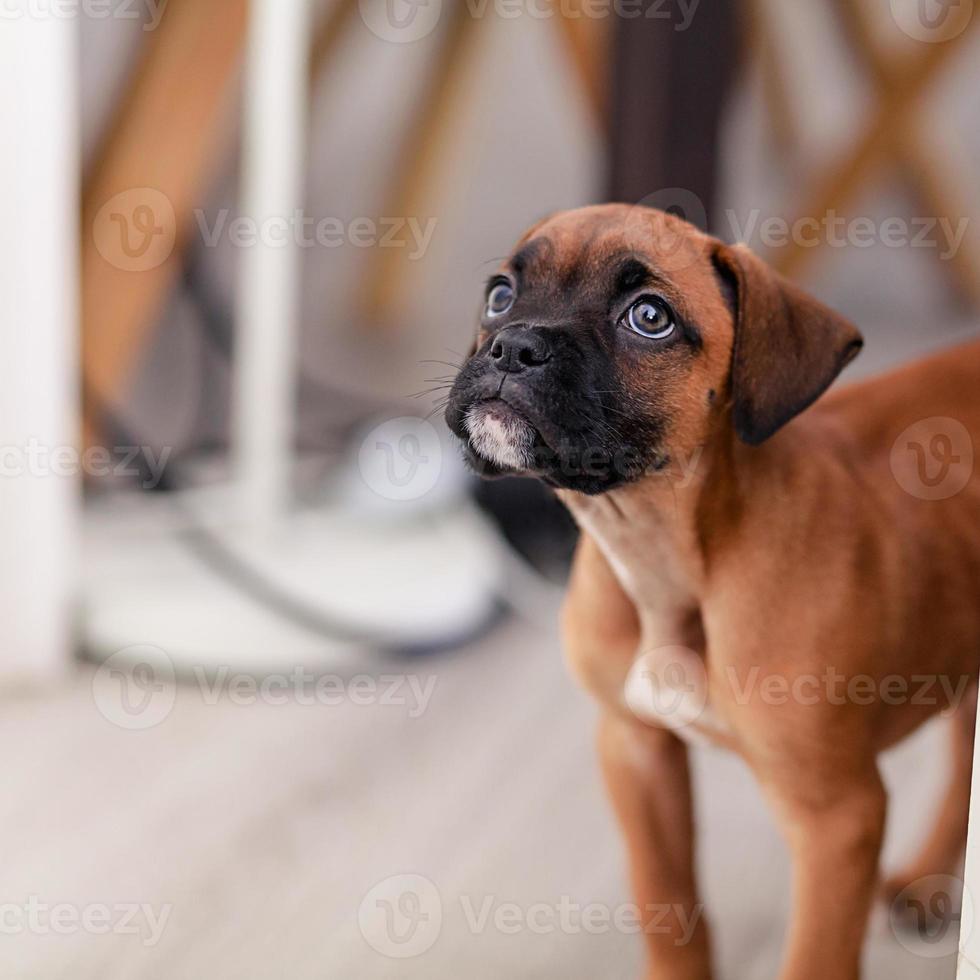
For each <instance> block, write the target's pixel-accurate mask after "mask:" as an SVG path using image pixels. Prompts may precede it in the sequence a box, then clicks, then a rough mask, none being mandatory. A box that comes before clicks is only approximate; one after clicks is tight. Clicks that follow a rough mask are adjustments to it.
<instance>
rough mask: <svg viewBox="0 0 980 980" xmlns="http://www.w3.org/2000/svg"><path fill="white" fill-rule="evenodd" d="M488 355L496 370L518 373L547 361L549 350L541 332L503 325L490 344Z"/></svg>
mask: <svg viewBox="0 0 980 980" xmlns="http://www.w3.org/2000/svg"><path fill="white" fill-rule="evenodd" d="M490 357H491V358H493V362H494V364H496V366H497V369H498V370H500V371H504V372H506V373H507V374H520V373H521V371H526V370H527V369H528V368H535V367H540V366H541V365H542V364H544V363H545V362H546V361H548V360H549V359H550V358H551V350H550V348H549V345H548V341H547V340H545V338H544V337H543V336H542V335H541V333H540V332H538V331H536V330H532V329H531V328H530V327H519V326H514V327H504V329H503V330H501V331H500V333H498V334H497V336H496V337H494V339H493V343H492V344H491V345H490Z"/></svg>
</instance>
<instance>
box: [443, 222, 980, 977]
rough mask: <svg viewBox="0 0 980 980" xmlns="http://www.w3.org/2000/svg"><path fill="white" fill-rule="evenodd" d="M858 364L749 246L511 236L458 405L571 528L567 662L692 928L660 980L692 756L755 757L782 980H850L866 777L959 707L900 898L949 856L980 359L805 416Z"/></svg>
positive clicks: (976, 606) (497, 456)
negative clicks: (946, 769)
mask: <svg viewBox="0 0 980 980" xmlns="http://www.w3.org/2000/svg"><path fill="white" fill-rule="evenodd" d="M860 346H861V338H860V335H859V334H858V332H857V330H856V329H855V328H854V327H853V326H852V325H851V324H849V323H848V322H847V321H846V320H844V319H843V318H841V317H840V316H838V315H836V314H835V313H833V312H831V311H830V310H828V309H827V308H826V307H824V306H822V305H820V304H819V303H817V302H816V301H815V300H813V299H811V298H810V297H808V296H806V295H805V294H803V293H802V292H800V291H799V290H797V289H796V288H795V287H793V286H792V285H790V284H789V283H788V282H786V281H784V280H782V279H780V278H779V277H778V276H776V275H775V274H774V273H773V272H772V271H771V270H770V269H769V268H768V267H767V266H766V265H765V264H764V263H762V262H761V261H760V260H759V259H757V258H756V257H754V256H753V255H752V253H751V252H750V251H749V250H748V249H746V248H744V247H741V246H736V247H729V246H726V245H723V244H722V243H720V242H718V241H716V240H714V239H712V238H710V237H708V236H706V235H703V234H702V233H700V232H699V231H697V230H696V229H695V228H693V227H691V226H689V225H687V224H685V223H684V222H682V221H680V220H679V219H676V218H674V217H672V216H669V215H664V214H663V213H661V212H657V211H652V210H648V209H640V208H629V207H626V206H622V205H610V206H603V207H594V208H586V209H583V210H580V211H572V212H567V213H563V214H558V215H555V216H553V217H551V218H549V219H547V220H545V221H543V222H542V223H540V224H539V225H537V226H536V227H534V228H533V229H532V230H531V231H530V232H528V234H527V235H526V236H525V237H524V238H523V239H522V240H521V242H520V243H519V245H518V247H517V249H516V250H515V252H514V254H513V255H512V256H511V258H510V259H509V260H508V261H507V262H506V263H505V264H504V265H503V266H502V267H501V270H500V272H499V274H498V275H497V276H495V277H494V278H493V279H492V280H491V282H490V284H489V286H488V296H487V300H486V303H485V307H484V312H483V316H482V322H481V327H480V331H479V335H478V340H477V344H476V347H475V349H474V353H473V355H472V356H471V358H470V359H469V360H468V362H467V363H466V364H465V365H464V367H463V369H462V370H461V372H460V375H459V378H458V379H457V381H456V384H455V386H454V389H453V392H452V394H451V397H450V403H449V408H448V410H447V420H448V422H449V424H450V427H451V428H452V429H453V430H454V431H455V432H456V433H457V435H459V436H460V438H461V439H462V440H463V443H464V445H465V447H466V452H467V455H468V457H469V459H470V461H471V462H472V464H473V465H474V466H475V467H476V468H477V469H479V470H480V471H481V472H483V473H485V474H489V475H496V474H500V473H507V472H523V473H527V474H533V475H536V476H538V477H540V478H541V479H543V480H545V481H546V482H548V483H549V484H551V485H552V486H554V487H555V488H556V489H557V491H558V493H559V495H560V497H561V499H562V500H563V501H564V502H565V503H566V505H567V506H568V508H569V509H570V511H571V512H572V514H573V515H574V517H575V519H576V520H577V522H578V524H579V526H580V527H581V529H582V532H583V534H582V539H581V543H580V546H579V549H578V553H577V556H576V560H575V566H574V569H573V572H572V578H571V584H570V588H569V594H568V600H567V605H566V608H565V610H564V617H563V618H564V622H563V627H564V635H565V642H566V645H567V653H568V658H569V661H570V663H571V666H572V669H573V670H574V672H575V673H576V675H577V676H578V678H579V679H580V680H581V682H582V683H583V684H584V685H585V686H586V687H587V688H588V689H589V690H590V691H591V692H592V693H593V694H594V695H595V696H596V697H597V698H598V699H599V701H600V702H601V704H602V706H603V708H604V717H603V721H602V726H601V732H600V738H599V745H600V753H601V757H602V763H603V768H604V772H605V775H606V779H607V783H608V787H609V791H610V794H611V796H612V799H613V802H614V805H615V808H616V811H617V813H618V817H619V820H620V822H621V824H622V827H623V830H624V831H625V834H626V838H627V843H628V849H629V856H630V864H631V876H632V880H633V886H634V890H635V894H636V898H637V902H638V904H639V905H640V907H641V908H645V907H647V906H650V905H658V906H663V905H664V904H665V903H669V904H670V905H671V906H672V907H673V908H674V909H675V910H676V913H677V914H676V917H675V921H674V923H673V928H672V930H671V931H670V932H666V933H665V932H661V931H657V932H655V933H651V934H650V935H648V936H647V937H646V938H647V944H648V952H649V963H650V973H649V976H650V977H656V978H659V980H673V978H699V980H700V978H705V977H708V976H709V975H710V963H709V960H710V957H709V948H708V935H707V927H706V926H705V924H704V920H703V919H698V923H699V924H698V927H697V929H696V930H695V932H694V935H693V939H691V938H690V937H689V936H686V938H685V939H683V940H682V938H681V937H682V936H685V935H686V934H685V926H687V925H688V924H689V923H690V922H691V920H692V918H693V917H694V916H695V912H696V910H699V907H698V901H699V900H698V894H697V888H696V884H695V880H694V872H693V831H692V803H691V795H690V778H689V774H688V763H687V745H686V742H687V741H689V740H690V737H702V738H708V739H711V740H714V741H716V742H719V743H721V744H724V745H726V746H729V747H731V748H732V749H734V750H735V751H736V752H738V753H740V754H741V755H742V756H743V757H744V758H745V759H746V760H747V762H748V763H749V765H750V766H751V767H752V769H753V770H754V772H755V773H756V775H757V777H758V779H759V782H760V784H761V786H762V790H763V792H764V794H765V795H766V797H767V798H768V800H769V802H770V803H771V806H772V808H773V811H774V814H775V817H776V819H777V821H778V822H779V824H780V826H781V828H782V830H783V832H784V834H785V837H786V839H787V841H788V844H789V847H790V850H791V854H792V858H793V863H794V909H793V922H792V928H791V932H790V935H789V943H788V945H789V948H788V952H787V956H786V961H785V966H784V969H783V972H782V976H783V977H784V978H785V980H810V978H812V980H853V978H855V977H858V976H859V973H860V955H861V946H862V939H863V934H864V931H865V928H866V922H867V917H868V913H869V909H870V906H871V902H872V898H873V895H874V893H875V890H876V883H877V875H878V855H879V849H880V845H881V840H882V831H883V827H884V820H885V793H884V790H883V788H882V783H881V780H880V778H879V774H878V769H877V764H876V756H877V754H878V753H879V752H880V751H881V750H882V749H884V748H885V747H887V746H889V745H891V744H892V743H894V742H895V741H896V740H897V739H900V738H901V737H903V736H904V735H906V734H907V733H909V732H911V731H912V730H913V729H914V728H916V727H917V726H918V725H920V724H921V723H922V722H923V721H924V720H925V719H926V718H927V717H929V716H930V715H932V714H935V713H936V712H938V711H940V710H942V709H952V708H954V707H956V705H957V704H959V710H958V711H957V712H956V716H955V719H954V723H953V724H952V726H951V727H952V729H953V739H954V744H953V751H952V758H953V769H954V773H953V781H952V783H951V785H950V788H949V791H948V796H947V798H946V800H945V802H944V804H943V806H942V812H941V815H940V820H939V822H938V824H937V826H936V829H935V832H934V833H933V835H932V837H931V838H930V840H929V841H928V843H927V845H926V847H925V849H924V851H923V853H922V854H921V856H920V858H919V859H918V860H917V861H916V862H914V863H912V864H911V865H910V867H909V868H908V869H907V871H906V873H905V874H904V875H902V876H900V877H899V879H897V880H896V881H895V882H893V883H892V884H891V885H890V887H889V890H888V893H889V894H892V895H893V894H895V893H896V892H897V891H898V890H900V889H902V888H903V887H904V886H905V885H906V884H908V883H910V882H913V881H915V879H917V878H919V877H920V876H923V875H928V874H934V873H945V872H952V871H953V870H954V869H955V867H956V864H957V861H958V859H959V857H960V853H961V848H962V844H963V839H964V835H965V830H966V818H967V805H968V797H969V777H970V766H971V755H972V734H971V732H972V716H973V710H974V709H973V704H972V701H971V697H972V695H973V694H974V692H975V685H976V678H977V668H978V663H980V603H978V602H977V592H978V588H980V479H978V478H977V476H976V475H975V474H974V472H973V456H972V453H973V441H974V440H976V439H977V438H978V437H980V343H975V344H970V345H968V346H963V347H960V348H958V349H956V350H953V351H949V352H948V353H944V354H941V355H939V356H938V357H933V358H930V359H929V360H926V361H923V362H921V363H918V364H916V365H914V366H912V367H908V368H905V369H903V370H900V371H897V372H894V373H892V374H890V375H888V376H886V377H883V378H880V379H877V380H874V381H871V382H867V383H864V384H860V385H857V386H853V387H850V388H845V389H843V390H840V391H839V392H835V393H834V394H832V395H829V396H827V397H825V398H823V399H822V400H821V401H820V402H819V403H818V404H817V405H816V406H814V407H813V408H810V409H809V410H808V411H804V410H805V409H807V408H808V407H809V406H810V405H811V404H812V403H813V402H814V401H815V400H816V399H817V398H818V397H819V396H820V395H821V394H822V393H823V392H824V390H825V389H826V388H827V387H828V386H829V385H830V384H831V382H832V381H833V380H834V378H835V377H836V376H837V374H838V373H839V372H840V370H841V369H842V368H843V367H844V366H845V364H846V363H847V362H848V361H849V360H850V359H851V358H852V357H853V356H854V355H855V354H856V353H857V351H858V349H859V348H860ZM800 413H803V414H800ZM910 426H915V428H911V429H910V428H909V427H910ZM930 681H931V683H930ZM927 684H929V687H928V690H925V688H926V685H927Z"/></svg>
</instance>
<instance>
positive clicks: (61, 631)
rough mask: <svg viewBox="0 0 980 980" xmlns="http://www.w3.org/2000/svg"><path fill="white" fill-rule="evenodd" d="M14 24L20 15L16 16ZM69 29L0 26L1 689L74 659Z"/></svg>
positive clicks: (74, 59) (47, 24)
mask: <svg viewBox="0 0 980 980" xmlns="http://www.w3.org/2000/svg"><path fill="white" fill-rule="evenodd" d="M21 13H22V14H23V13H24V12H23V11H21ZM76 27H77V25H76V24H75V22H74V21H73V20H72V19H70V18H61V17H28V16H20V17H6V18H4V20H3V22H2V26H0V93H2V95H0V101H2V104H3V131H4V132H5V133H6V134H7V138H8V141H9V144H8V149H7V151H6V152H4V153H3V154H0V187H2V188H3V192H2V193H0V224H2V227H3V229H4V233H3V235H2V236H0V294H2V296H3V317H2V319H0V332H2V335H3V344H2V346H3V358H2V359H0V541H2V542H3V561H2V563H0V595H2V596H3V618H2V626H3V628H2V632H0V682H2V683H3V684H5V685H6V684H9V683H12V682H17V681H19V680H33V679H35V678H45V677H51V676H54V675H55V674H57V673H58V672H63V671H64V670H65V668H66V666H67V664H68V663H69V656H70V654H71V652H72V650H73V639H74V632H75V629H74V627H75V622H74V612H75V600H76V598H77V595H76V583H77V562H76V558H77V554H76V547H75V545H76V534H75V530H76V528H75V516H76V505H77V498H78V495H79V468H80V467H79V459H78V455H77V425H78V418H77V411H76V392H77V385H76V377H77V375H76V370H77V365H76V350H77V345H76V338H77V335H78V328H77V321H78V310H77V303H76V295H77V288H78V276H77V273H76V260H77V237H76V236H77V224H76V215H77V213H78V187H77V169H78V158H79V139H78V109H77V98H76V95H77V90H78V85H77V80H76V71H77V64H78V51H77V44H78V40H77V33H76Z"/></svg>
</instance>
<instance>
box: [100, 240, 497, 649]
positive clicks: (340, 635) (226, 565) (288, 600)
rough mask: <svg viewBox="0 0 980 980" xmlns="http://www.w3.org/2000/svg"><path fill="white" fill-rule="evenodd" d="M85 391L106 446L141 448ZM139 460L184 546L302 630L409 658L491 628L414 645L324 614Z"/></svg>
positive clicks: (169, 472)
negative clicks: (247, 557)
mask: <svg viewBox="0 0 980 980" xmlns="http://www.w3.org/2000/svg"><path fill="white" fill-rule="evenodd" d="M197 265H198V257H197V256H196V255H195V254H194V253H193V251H192V252H190V253H188V256H187V259H186V260H185V262H184V270H183V275H182V283H183V285H184V288H185V291H187V292H188V294H189V296H190V298H191V299H192V300H193V301H195V302H199V307H198V308H199V311H200V313H201V320H202V323H203V324H204V325H205V327H206V334H207V336H208V337H209V339H211V340H212V342H213V344H214V347H215V348H216V349H217V350H218V351H219V352H221V353H222V354H223V355H224V356H225V357H227V358H228V360H229V361H230V360H231V357H232V331H231V319H230V317H228V316H227V313H226V312H225V311H223V310H222V309H221V308H220V307H219V306H218V305H217V304H214V303H209V302H207V301H206V300H205V301H201V296H202V295H203V290H201V289H200V287H201V280H200V277H199V276H198V274H197ZM83 387H84V389H85V393H86V398H87V400H88V402H89V404H90V405H94V406H95V407H96V411H97V414H98V416H99V418H100V424H101V426H102V429H103V431H105V432H106V434H107V435H108V436H109V437H110V439H109V440H108V441H111V442H112V444H113V445H115V446H137V445H142V443H139V442H137V441H136V437H135V435H134V434H133V433H132V432H131V431H130V430H129V428H128V426H127V425H126V423H125V422H124V421H123V419H122V418H121V416H120V415H119V413H118V412H117V411H115V409H114V408H113V407H111V406H110V405H108V404H107V403H106V401H105V400H104V399H102V398H101V397H99V395H98V394H97V393H96V392H95V391H94V390H93V388H92V386H91V385H90V384H87V383H86V382H85V381H84V379H83ZM138 458H139V465H140V466H141V468H142V470H141V474H140V477H141V479H140V480H139V488H140V490H141V491H142V492H144V493H152V492H162V493H170V494H172V495H173V499H174V505H175V506H176V507H177V508H178V509H179V510H180V511H181V512H182V513H183V515H184V516H185V517H186V518H187V521H188V524H189V525H190V526H189V527H188V528H186V529H182V530H181V531H180V532H179V534H178V537H179V538H180V539H181V540H182V541H183V542H184V544H185V545H186V546H187V548H188V550H189V551H191V552H192V553H193V554H195V555H196V556H197V557H198V559H199V560H200V561H201V562H202V563H203V564H205V565H207V566H208V567H209V568H210V569H211V570H212V571H213V572H215V573H216V574H217V575H219V576H220V577H221V578H223V579H225V580H226V581H227V582H229V583H230V584H231V585H233V586H234V587H235V588H236V589H238V590H239V591H240V592H242V593H243V594H245V595H247V596H248V597H249V598H251V599H253V600H254V601H255V602H256V603H258V604H259V605H261V606H263V607H264V608H266V609H268V610H269V611H270V612H273V613H275V614H276V615H278V616H280V617H282V618H283V619H285V620H287V621H288V622H291V623H293V624H294V625H296V626H299V627H301V628H302V629H305V630H307V631H309V632H311V633H314V634H318V635H320V636H322V637H324V638H325V639H329V640H332V641H335V642H336V641H340V642H343V643H357V644H364V645H366V646H372V647H375V648H377V649H378V651H379V652H381V653H382V654H388V655H398V656H405V655H418V654H421V653H423V652H424V653H435V652H438V651H441V650H443V649H450V648H452V647H454V646H458V645H459V644H460V643H461V642H463V640H465V639H466V638H468V637H470V636H472V633H473V632H477V633H479V632H482V629H484V628H486V627H487V626H489V625H490V623H487V624H481V627H479V628H478V629H477V630H476V631H470V632H468V633H467V635H466V636H460V637H456V638H453V639H451V640H444V641H442V642H440V643H438V644H427V645H412V644H405V643H399V642H398V641H396V640H394V639H393V638H392V637H390V636H387V635H384V634H381V633H378V632H374V631H372V630H369V629H365V628H364V627H363V626H362V625H361V624H356V623H352V622H350V621H347V620H344V619H343V618H341V617H339V616H333V615H328V614H326V613H323V612H322V611H321V610H319V609H316V608H314V607H313V606H309V605H307V604H306V603H304V602H302V601H301V600H298V599H296V598H295V597H294V596H292V595H290V594H289V593H288V592H286V591H285V590H284V589H281V588H280V587H279V586H278V585H277V584H276V583H275V582H273V581H271V580H270V579H268V578H267V577H266V576H265V575H263V573H262V572H261V571H259V570H258V569H256V568H255V567H253V566H252V565H250V564H248V563H247V562H245V561H243V560H242V559H241V558H240V557H239V556H238V555H236V554H235V552H234V551H233V550H232V549H230V548H229V547H228V546H227V545H226V544H225V542H224V541H223V540H222V539H221V538H220V536H219V535H217V534H215V533H214V532H213V531H212V530H211V529H210V528H208V527H206V526H204V525H202V524H200V523H199V522H198V520H197V516H196V515H195V514H193V513H192V512H191V511H190V510H189V509H188V508H187V507H185V506H184V504H183V503H182V501H181V498H180V495H179V493H177V491H179V490H182V489H183V488H185V487H188V486H190V485H191V481H190V480H187V479H185V478H184V476H183V470H182V467H181V465H180V463H179V462H175V461H174V460H172V459H171V460H169V461H168V462H167V465H166V467H165V469H164V471H163V472H162V473H160V474H159V475H158V477H157V478H156V479H155V480H154V479H148V477H150V476H151V474H149V471H148V470H147V469H146V461H145V458H144V455H143V454H142V453H140V454H139V457H138ZM496 618H497V614H496V612H495V613H494V615H493V616H492V617H491V619H490V622H493V621H495V620H496Z"/></svg>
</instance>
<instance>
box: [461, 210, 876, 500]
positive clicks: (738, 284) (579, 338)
mask: <svg viewBox="0 0 980 980" xmlns="http://www.w3.org/2000/svg"><path fill="white" fill-rule="evenodd" d="M861 342H862V341H861V336H860V334H859V333H858V332H857V330H856V329H855V328H854V327H853V326H851V324H849V323H848V322H847V321H846V320H844V319H843V318H841V317H839V316H838V315H837V314H835V313H833V312H832V311H830V310H828V309H827V308H826V307H824V306H822V305H821V304H819V303H818V302H817V301H816V300H814V299H812V298H810V297H808V296H807V295H805V294H804V293H802V292H801V291H800V290H798V289H796V288H795V287H794V286H793V285H791V284H790V283H788V282H786V281H785V280H783V279H781V278H780V277H779V276H777V275H776V274H775V273H774V272H773V271H772V270H771V269H769V268H768V266H766V265H765V264H764V263H763V262H762V261H761V260H759V259H758V258H756V257H755V256H754V255H753V254H752V253H751V252H750V251H749V250H748V249H747V248H744V247H743V246H734V247H729V246H726V245H723V244H722V243H721V242H719V241H717V240H716V239H713V238H711V237H709V236H707V235H705V234H703V233H702V232H700V231H699V230H698V229H696V228H695V227H693V226H692V225H689V224H687V223H686V222H684V221H682V220H681V219H679V218H676V217H674V216H673V215H670V214H666V213H664V212H662V211H656V210H653V209H645V208H636V207H630V206H627V205H604V206H601V207H591V208H583V209H580V210H577V211H568V212H563V213H561V214H557V215H554V216H552V217H550V218H547V219H545V220H544V221H543V222H541V223H540V224H538V225H536V226H535V227H533V228H532V229H531V230H530V231H529V232H528V233H527V234H526V235H525V236H524V237H523V238H522V239H521V241H520V242H518V244H517V246H516V248H515V249H514V251H513V253H512V254H511V255H510V257H509V258H508V259H507V261H506V262H504V264H503V265H502V266H501V267H500V269H499V270H498V272H497V274H496V275H494V276H493V277H492V278H491V279H490V281H489V283H488V284H487V291H486V295H485V297H484V303H483V309H482V313H481V319H480V327H479V332H478V334H477V340H476V344H475V347H474V350H473V353H472V354H471V356H470V357H469V359H468V360H467V362H466V363H465V364H464V366H463V368H462V369H461V371H460V373H459V376H458V377H457V379H456V382H455V384H454V385H453V388H452V391H451V393H450V398H449V404H448V408H447V410H446V420H447V422H448V424H449V427H450V428H451V429H452V431H453V432H454V433H455V434H456V435H457V436H458V437H459V438H460V439H461V440H462V442H463V445H464V447H465V450H466V454H467V458H468V460H469V461H470V463H471V465H472V466H473V468H474V469H476V470H477V472H480V473H482V474H483V475H486V476H498V475H504V474H527V475H534V476H538V477H540V478H541V479H543V480H545V481H546V482H548V483H550V484H551V485H553V486H556V487H562V488H567V489H571V490H577V491H580V492H583V493H589V494H595V493H601V492H603V491H606V490H609V489H612V488H614V487H616V486H619V485H621V484H623V483H627V482H631V481H635V480H637V479H640V478H641V477H642V476H644V475H645V474H647V473H650V472H652V471H657V470H661V469H663V468H664V467H665V466H667V465H668V464H669V463H670V461H671V460H681V459H690V458H691V457H692V455H693V454H694V453H695V452H696V451H697V450H698V449H699V447H701V446H703V445H704V444H705V442H706V441H707V440H708V439H709V438H710V437H711V436H712V434H713V433H714V432H715V431H717V430H718V429H719V427H724V428H728V429H733V430H734V431H735V433H737V435H738V436H739V437H740V438H741V439H743V440H744V441H745V442H748V443H751V444H757V443H759V442H762V441H763V440H765V439H767V438H768V437H769V436H771V435H772V434H773V433H774V432H776V430H778V429H779V428H781V427H782V426H783V425H784V424H785V423H786V422H788V421H789V420H790V419H791V418H793V416H795V415H796V414H798V413H799V412H801V411H803V409H805V408H806V407H807V406H808V405H810V404H811V403H812V402H813V401H814V400H815V399H816V398H817V397H819V395H820V394H821V393H822V392H823V391H824V390H825V389H826V388H827V387H828V386H829V385H830V383H831V382H832V381H833V379H834V378H835V377H836V376H837V374H838V373H839V372H840V371H841V369H842V368H843V367H844V365H845V364H847V362H848V361H849V360H851V358H852V357H853V356H854V355H855V354H856V353H857V351H858V350H859V349H860V347H861Z"/></svg>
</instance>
